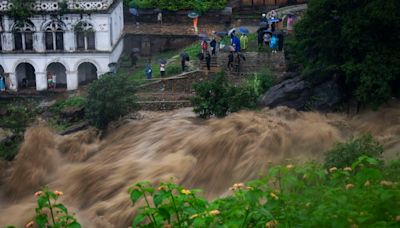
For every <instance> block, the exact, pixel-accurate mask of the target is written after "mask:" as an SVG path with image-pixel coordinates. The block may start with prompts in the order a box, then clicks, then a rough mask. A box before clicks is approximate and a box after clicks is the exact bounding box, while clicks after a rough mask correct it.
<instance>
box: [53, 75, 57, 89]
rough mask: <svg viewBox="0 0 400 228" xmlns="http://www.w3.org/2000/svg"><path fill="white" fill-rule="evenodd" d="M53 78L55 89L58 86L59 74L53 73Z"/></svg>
mask: <svg viewBox="0 0 400 228" xmlns="http://www.w3.org/2000/svg"><path fill="white" fill-rule="evenodd" d="M52 78H53V89H55V88H56V86H57V81H56V79H57V75H56V74H53V75H52Z"/></svg>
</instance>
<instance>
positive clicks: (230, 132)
mask: <svg viewBox="0 0 400 228" xmlns="http://www.w3.org/2000/svg"><path fill="white" fill-rule="evenodd" d="M143 115H144V119H142V120H125V121H123V122H122V123H121V124H120V125H119V126H118V127H115V128H114V129H111V130H109V133H108V134H107V135H106V136H105V137H104V138H103V139H101V140H100V139H99V137H98V135H97V132H96V131H95V130H93V129H90V130H86V131H81V132H78V133H76V134H74V135H69V136H59V135H57V134H55V133H53V132H51V131H50V130H49V129H48V128H47V127H45V126H40V125H38V126H33V127H31V128H29V129H28V130H27V131H26V133H25V141H24V143H23V145H22V146H21V149H20V152H19V154H18V156H17V158H16V160H15V161H14V162H13V163H12V164H7V163H0V172H1V173H0V226H3V225H6V224H14V225H17V226H24V224H25V223H26V222H28V221H30V220H31V218H32V216H33V212H34V208H35V197H34V196H33V193H34V192H35V191H37V190H40V187H41V186H43V185H48V186H49V187H50V188H51V189H53V190H60V191H63V192H64V194H65V195H64V196H63V197H62V200H61V201H62V202H63V203H65V204H66V206H67V207H68V208H69V209H70V210H71V211H74V212H76V214H77V218H78V220H79V221H80V222H81V223H82V225H83V226H84V227H128V226H129V225H130V222H131V219H132V216H133V215H134V213H135V207H133V206H132V204H131V202H130V200H129V195H128V192H127V189H128V188H129V186H130V185H131V184H132V183H134V182H137V181H141V180H149V181H151V182H153V183H159V182H161V181H168V180H170V178H171V177H174V180H175V181H176V182H177V183H179V184H181V185H184V186H185V187H187V188H202V189H204V194H205V196H206V197H207V198H209V199H212V198H215V197H217V196H222V195H226V194H229V191H228V188H229V187H230V186H231V185H232V184H233V183H235V182H239V181H241V182H242V181H248V180H250V179H253V178H257V177H259V176H260V175H262V174H263V173H265V171H266V169H267V168H268V166H270V165H271V164H277V163H288V162H295V163H296V162H304V161H308V160H316V161H322V159H323V152H324V151H326V150H327V149H329V148H330V147H331V146H332V145H333V144H334V143H335V142H337V141H343V140H346V139H347V138H348V137H350V136H351V135H357V134H359V133H361V132H370V133H372V134H373V135H374V136H375V137H376V138H377V139H378V140H379V141H380V142H381V143H382V144H383V145H384V147H385V150H386V152H385V157H386V158H392V157H394V156H396V152H397V151H400V105H399V104H397V103H396V104H392V105H390V107H384V108H382V109H380V110H379V111H377V112H372V111H368V112H365V113H361V114H359V115H357V116H355V117H349V116H346V115H344V114H327V115H325V114H319V113H314V112H297V111H294V110H291V109H288V108H285V107H280V108H276V109H273V110H268V109H266V110H263V111H259V112H249V111H244V112H240V113H237V114H233V115H230V116H228V117H226V118H224V119H212V120H209V121H202V120H199V119H196V118H194V114H193V113H192V112H191V109H181V110H177V111H174V112H169V113H144V114H143ZM287 159H290V161H287Z"/></svg>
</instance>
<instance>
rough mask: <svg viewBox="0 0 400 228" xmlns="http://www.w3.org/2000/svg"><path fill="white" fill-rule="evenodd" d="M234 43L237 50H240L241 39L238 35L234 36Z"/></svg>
mask: <svg viewBox="0 0 400 228" xmlns="http://www.w3.org/2000/svg"><path fill="white" fill-rule="evenodd" d="M232 45H233V47H234V48H235V52H240V39H239V38H238V37H237V36H234V37H233V38H232Z"/></svg>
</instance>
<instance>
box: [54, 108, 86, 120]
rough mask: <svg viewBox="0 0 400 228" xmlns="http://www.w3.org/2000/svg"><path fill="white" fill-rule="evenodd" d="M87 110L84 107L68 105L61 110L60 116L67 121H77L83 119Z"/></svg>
mask: <svg viewBox="0 0 400 228" xmlns="http://www.w3.org/2000/svg"><path fill="white" fill-rule="evenodd" d="M84 115H85V110H84V108H83V107H68V108H65V109H63V110H61V112H60V118H61V119H62V120H63V121H65V122H75V121H79V120H81V119H83V117H84Z"/></svg>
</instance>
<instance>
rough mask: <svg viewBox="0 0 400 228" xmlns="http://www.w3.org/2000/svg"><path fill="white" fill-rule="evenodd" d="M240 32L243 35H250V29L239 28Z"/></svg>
mask: <svg viewBox="0 0 400 228" xmlns="http://www.w3.org/2000/svg"><path fill="white" fill-rule="evenodd" d="M239 32H240V33H242V34H249V33H250V31H249V29H248V28H245V27H240V28H239Z"/></svg>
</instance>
